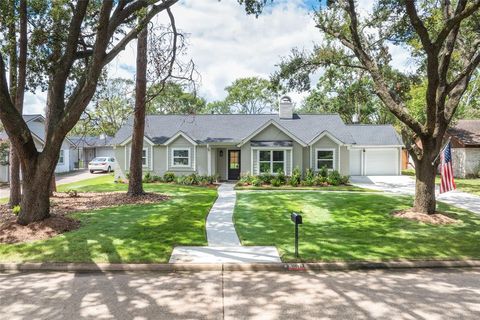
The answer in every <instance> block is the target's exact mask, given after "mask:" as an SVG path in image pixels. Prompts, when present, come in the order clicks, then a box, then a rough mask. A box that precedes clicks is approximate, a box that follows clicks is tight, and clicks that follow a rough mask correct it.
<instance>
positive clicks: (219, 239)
mask: <svg viewBox="0 0 480 320" xmlns="http://www.w3.org/2000/svg"><path fill="white" fill-rule="evenodd" d="M234 187H235V185H234V184H232V183H224V184H222V185H221V186H220V187H219V188H218V198H217V201H215V204H214V205H213V207H212V209H211V210H210V213H209V214H208V217H207V240H208V245H209V246H210V247H215V246H219V247H238V246H240V240H239V239H238V236H237V232H236V231H235V226H234V224H233V209H234V208H235V201H236V198H237V197H236V194H235V190H234V189H233V188H234Z"/></svg>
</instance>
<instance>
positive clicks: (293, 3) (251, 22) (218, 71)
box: [25, 0, 408, 113]
mask: <svg viewBox="0 0 480 320" xmlns="http://www.w3.org/2000/svg"><path fill="white" fill-rule="evenodd" d="M362 2H364V3H368V2H369V1H367V0H363V1H360V3H362ZM273 3H274V5H271V6H270V7H269V8H268V10H266V11H265V12H264V13H263V14H262V15H260V16H259V17H258V18H256V17H255V16H249V15H246V13H245V10H244V8H243V7H242V6H240V5H239V4H238V2H237V0H221V1H219V0H181V1H180V2H179V3H178V4H176V5H175V6H174V7H173V8H172V12H173V14H174V15H175V19H176V24H177V28H178V29H180V30H181V31H183V32H184V33H186V34H188V40H187V42H188V51H187V53H188V56H189V57H190V58H192V59H193V60H194V62H195V64H196V67H197V70H198V71H199V73H200V75H201V81H200V86H199V89H198V94H199V95H200V96H202V97H205V98H206V99H207V101H214V100H220V99H223V98H224V97H225V94H226V93H225V90H224V88H225V87H226V86H228V85H229V84H230V83H231V82H233V81H234V80H235V79H237V78H240V77H251V76H259V77H264V78H268V77H269V76H270V75H271V74H272V73H273V72H274V71H275V70H276V65H277V64H278V63H279V62H280V60H281V58H282V57H286V56H288V55H289V53H290V51H291V49H292V48H300V49H306V50H309V49H312V48H313V45H314V43H315V42H316V43H318V42H320V41H321V39H322V36H321V35H320V32H319V31H318V30H317V29H316V28H315V25H314V21H313V18H312V11H311V9H312V7H314V6H318V1H317V0H275V1H274V2H273ZM360 5H362V4H360ZM364 6H367V4H364ZM162 22H163V23H167V22H168V20H167V17H166V15H165V14H163V15H160V16H159V17H158V19H157V21H156V22H155V23H162ZM135 45H136V44H135V42H134V41H133V42H132V43H130V45H129V46H127V48H126V49H125V51H123V52H122V53H120V54H119V56H118V57H117V58H116V59H115V60H114V61H112V62H111V63H110V65H109V66H108V71H109V76H110V77H112V78H115V77H121V78H127V79H132V80H133V79H134V76H135ZM392 52H393V54H394V55H395V56H397V57H398V59H397V60H398V61H399V62H398V63H399V64H406V59H408V57H407V56H405V52H404V51H403V50H401V49H399V48H393V51H392ZM289 95H291V96H292V98H293V99H294V101H295V102H300V100H301V99H303V97H304V96H305V95H306V94H305V93H303V94H298V93H294V92H292V93H289ZM45 97H46V95H45V93H41V92H36V93H35V94H28V95H27V96H26V100H25V113H43V108H44V106H45Z"/></svg>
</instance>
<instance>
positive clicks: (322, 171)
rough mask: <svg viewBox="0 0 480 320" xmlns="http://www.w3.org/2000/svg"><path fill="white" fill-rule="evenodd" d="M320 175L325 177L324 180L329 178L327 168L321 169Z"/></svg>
mask: <svg viewBox="0 0 480 320" xmlns="http://www.w3.org/2000/svg"><path fill="white" fill-rule="evenodd" d="M318 174H319V175H320V176H321V177H323V178H327V177H328V169H327V167H326V166H323V167H322V168H320V170H319V171H318Z"/></svg>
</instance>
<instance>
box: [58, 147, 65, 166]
mask: <svg viewBox="0 0 480 320" xmlns="http://www.w3.org/2000/svg"><path fill="white" fill-rule="evenodd" d="M64 161H65V155H64V150H60V155H59V156H58V164H63V163H64Z"/></svg>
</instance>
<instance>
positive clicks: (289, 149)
mask: <svg viewBox="0 0 480 320" xmlns="http://www.w3.org/2000/svg"><path fill="white" fill-rule="evenodd" d="M260 151H270V174H275V172H273V151H283V172H284V173H285V174H287V151H290V171H292V170H293V148H292V147H255V148H252V151H251V153H252V174H253V175H259V174H262V173H261V172H260ZM253 152H256V153H257V170H256V172H253ZM276 162H279V161H276Z"/></svg>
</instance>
